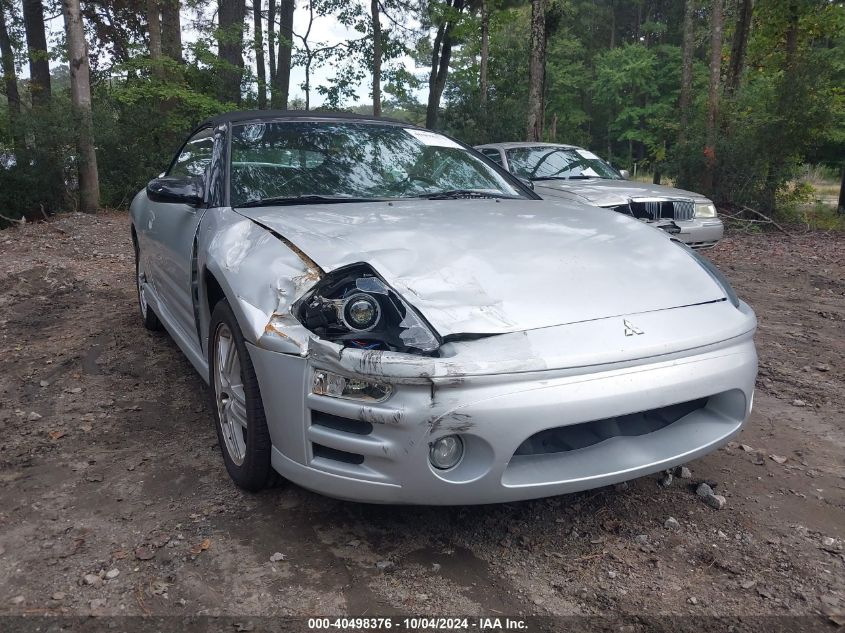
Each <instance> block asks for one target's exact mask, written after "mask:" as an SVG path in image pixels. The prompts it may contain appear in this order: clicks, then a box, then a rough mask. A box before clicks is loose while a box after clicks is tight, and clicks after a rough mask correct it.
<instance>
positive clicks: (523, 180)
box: [517, 176, 534, 191]
mask: <svg viewBox="0 0 845 633" xmlns="http://www.w3.org/2000/svg"><path fill="white" fill-rule="evenodd" d="M517 179H518V180H519V182H521V183H522V184H523V185H525V186H526V187H528V188H529V189H531V190H532V191H534V181H533V180H531V179H530V178H523V177H522V176H517Z"/></svg>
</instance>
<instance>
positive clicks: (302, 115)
mask: <svg viewBox="0 0 845 633" xmlns="http://www.w3.org/2000/svg"><path fill="white" fill-rule="evenodd" d="M256 119H258V120H260V119H266V120H268V121H269V120H276V119H325V120H327V121H331V120H337V119H349V120H355V121H373V122H384V123H399V124H402V125H407V126H408V127H418V126H416V125H414V124H413V123H408V122H407V121H399V120H398V119H389V118H386V117H374V116H372V115H366V114H353V113H351V112H325V111H322V112H318V111H313V110H309V111H308V112H306V111H305V110H235V111H233V112H224V113H223V114H218V115H215V116H213V117H211V118H209V119H206V120H205V121H203V122H202V123H201V124H200V125H199V126H198V127H197V129H200V128H203V127H206V126H208V125H218V124H220V123H238V122H240V121H255V120H256Z"/></svg>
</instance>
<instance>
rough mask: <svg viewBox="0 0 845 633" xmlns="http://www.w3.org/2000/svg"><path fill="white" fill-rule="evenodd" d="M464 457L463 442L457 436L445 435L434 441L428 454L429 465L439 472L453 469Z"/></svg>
mask: <svg viewBox="0 0 845 633" xmlns="http://www.w3.org/2000/svg"><path fill="white" fill-rule="evenodd" d="M463 456H464V442H463V440H462V439H461V438H460V437H458V436H457V435H447V436H445V437H441V438H440V439H437V440H435V441H434V442H432V444H431V449H430V450H429V452H428V459H429V461H430V462H431V465H432V466H434V467H435V468H439V469H440V470H448V469H450V468H454V467H455V466H457V465H458V462H460V461H461V458H462V457H463Z"/></svg>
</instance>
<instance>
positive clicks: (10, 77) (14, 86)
mask: <svg viewBox="0 0 845 633" xmlns="http://www.w3.org/2000/svg"><path fill="white" fill-rule="evenodd" d="M3 2H4V0H0V62H2V63H0V70H2V72H3V86H4V94H5V95H6V99H7V101H8V102H9V114H10V118H11V122H12V133H13V134H14V133H15V132H16V130H17V126H16V125H15V118H16V117H17V116H18V115H19V114H20V113H21V97H20V93H19V92H18V75H17V73H16V72H15V52H14V51H13V50H12V41H11V40H10V39H9V30H8V29H7V28H6V13H5V9H4V6H3Z"/></svg>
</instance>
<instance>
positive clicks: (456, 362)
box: [131, 111, 757, 504]
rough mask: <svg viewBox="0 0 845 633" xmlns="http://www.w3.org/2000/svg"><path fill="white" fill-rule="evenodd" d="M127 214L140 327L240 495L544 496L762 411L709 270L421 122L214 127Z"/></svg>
mask: <svg viewBox="0 0 845 633" xmlns="http://www.w3.org/2000/svg"><path fill="white" fill-rule="evenodd" d="M131 217H132V241H133V243H134V246H135V253H136V261H137V285H138V298H139V303H140V311H141V316H142V318H143V322H144V325H145V326H146V327H148V328H151V329H157V328H160V327H161V326H164V328H166V329H167V331H168V332H169V333H170V335H171V336H172V337H173V339H174V340H175V341H176V342H177V344H178V345H179V347H180V348H181V349H182V351H183V352H184V353H185V354H186V356H187V357H188V358H189V359H190V361H191V363H192V364H193V365H194V367H196V369H197V371H198V372H199V373H200V374H201V376H202V377H203V378H204V379H205V380H207V381H208V383H209V385H210V389H209V392H210V394H211V403H212V409H213V416H214V419H215V422H216V426H217V433H218V437H219V443H220V446H221V449H222V453H223V459H224V462H225V465H226V468H227V470H228V472H229V474H230V475H231V477H232V479H233V480H234V481H235V483H236V484H237V485H239V486H241V487H243V488H245V489H248V490H257V489H259V488H262V487H263V486H266V485H268V484H270V483H272V482H273V481H274V480H275V479H276V478H277V477H278V476H279V475H281V476H282V477H283V478H285V479H287V480H290V481H293V482H295V483H297V484H300V485H301V486H304V487H306V488H309V489H312V490H316V491H319V492H321V493H324V494H326V495H331V496H333V497H339V498H345V499H354V500H361V501H370V502H382V503H416V504H474V503H495V502H505V501H512V500H517V499H528V498H534V497H542V496H547V495H556V494H561V493H568V492H572V491H577V490H583V489H587V488H593V487H596V486H602V485H605V484H611V483H614V482H620V481H624V480H629V479H632V478H635V477H638V476H641V475H644V474H647V473H653V472H657V471H660V470H663V469H667V468H670V467H673V466H675V465H678V464H681V463H683V462H688V461H689V460H691V459H694V458H696V457H699V456H701V455H704V454H705V453H707V452H709V451H712V450H714V449H715V448H716V447H718V446H720V445H722V444H724V443H725V442H727V441H728V439H729V438H731V437H732V436H733V435H735V434H736V433H737V432H738V431H739V430H740V428H741V427H742V425H743V422H744V421H745V419H746V418H747V416H748V414H749V412H750V411H751V406H752V399H753V390H754V379H755V375H756V371H757V356H756V352H755V348H754V342H753V339H752V337H753V334H754V330H755V327H756V319H755V316H754V313H753V312H752V310H751V309H750V308H749V307H748V305H746V304H745V303H743V302H742V301H740V300H739V299H737V297H736V295H735V294H734V292H733V290H732V289H731V287H730V285H729V284H728V282H727V281H726V280H725V279H724V277H723V276H722V275H721V274H720V273H719V272H718V271H717V270H716V268H714V267H713V265H712V264H710V263H709V261H708V260H706V259H704V258H701V257H699V256H698V255H697V254H695V253H694V252H693V251H691V250H690V249H689V248H688V247H686V246H685V245H683V244H681V243H679V242H677V241H675V240H673V239H671V238H670V237H669V236H667V235H666V234H665V233H663V232H660V231H655V230H653V229H651V228H649V227H647V226H645V225H643V224H642V223H641V222H639V221H637V220H635V219H633V218H631V217H627V216H625V215H622V214H619V213H615V212H612V211H604V210H597V209H595V208H591V207H587V206H583V205H581V204H578V203H574V202H568V201H563V200H556V201H552V200H542V199H540V198H539V197H538V196H537V195H535V194H534V193H533V192H532V191H531V190H530V189H529V188H527V187H525V186H524V185H523V184H522V183H521V182H520V181H519V180H518V179H517V178H515V177H514V176H512V175H510V174H508V173H507V172H506V171H504V170H502V169H501V168H500V167H498V166H496V165H494V164H493V163H492V162H490V161H489V160H487V159H486V158H484V157H483V156H482V155H481V154H478V153H477V152H475V151H474V150H472V149H471V148H469V147H467V146H465V145H463V144H461V143H459V142H457V141H455V140H453V139H451V138H449V137H446V136H442V135H440V134H437V133H434V132H431V131H429V130H425V129H421V128H418V127H414V126H412V125H408V124H406V123H401V122H392V121H387V120H381V119H371V118H361V117H353V116H343V115H331V116H330V115H314V114H301V115H298V116H297V115H292V114H289V113H283V112H266V111H265V112H240V113H232V114H227V115H224V116H220V117H217V118H213V119H211V120H209V121H206V122H205V123H204V124H203V125H201V126H200V127H199V128H198V129H197V130H196V131H195V132H194V133H193V134H192V135H191V136H190V138H189V139H188V140H187V141H186V142H185V144H184V145H183V146H182V148H181V149H180V150H179V152H178V153H177V155H176V157H175V158H174V159H173V162H172V164H171V165H170V167H169V168H168V170H167V172H166V174H165V175H163V176H161V177H159V178H157V179H155V180H153V181H152V182H150V183H149V185H148V186H147V188H146V189H145V190H144V191H142V192H140V193H139V194H138V195H137V196H136V198H135V199H134V200H133V202H132V207H131Z"/></svg>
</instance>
